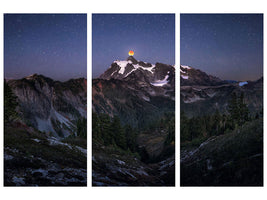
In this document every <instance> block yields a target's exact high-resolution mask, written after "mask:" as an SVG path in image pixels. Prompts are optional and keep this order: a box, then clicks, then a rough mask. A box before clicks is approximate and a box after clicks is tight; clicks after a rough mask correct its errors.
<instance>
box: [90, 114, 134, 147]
mask: <svg viewBox="0 0 267 200" xmlns="http://www.w3.org/2000/svg"><path fill="white" fill-rule="evenodd" d="M92 134H93V139H94V140H97V141H99V142H101V143H103V144H104V145H105V146H108V145H113V146H117V147H120V148H121V149H123V150H128V149H129V150H130V151H131V152H136V150H137V145H136V137H137V130H136V129H134V128H132V127H131V126H130V125H126V126H122V124H121V122H120V118H119V117H118V116H114V118H111V117H109V115H107V114H97V113H93V116H92Z"/></svg>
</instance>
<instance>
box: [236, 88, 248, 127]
mask: <svg viewBox="0 0 267 200" xmlns="http://www.w3.org/2000/svg"><path fill="white" fill-rule="evenodd" d="M238 107H239V125H242V124H244V123H245V122H246V121H248V118H249V117H248V114H249V111H248V107H247V105H246V104H245V103H244V92H242V93H241V95H240V97H239V99H238Z"/></svg>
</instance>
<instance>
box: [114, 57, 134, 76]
mask: <svg viewBox="0 0 267 200" xmlns="http://www.w3.org/2000/svg"><path fill="white" fill-rule="evenodd" d="M114 63H116V64H117V65H119V66H120V70H119V73H120V74H124V71H125V68H126V66H127V64H128V63H129V64H131V63H132V61H130V60H129V61H127V60H123V61H117V60H116V61H114Z"/></svg>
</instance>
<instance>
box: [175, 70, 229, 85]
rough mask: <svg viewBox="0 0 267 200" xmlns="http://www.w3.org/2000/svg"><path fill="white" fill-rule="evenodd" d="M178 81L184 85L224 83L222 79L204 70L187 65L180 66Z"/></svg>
mask: <svg viewBox="0 0 267 200" xmlns="http://www.w3.org/2000/svg"><path fill="white" fill-rule="evenodd" d="M180 82H181V86H184V85H206V86H208V85H209V86H211V85H221V84H225V83H226V81H223V80H221V79H219V78H217V77H215V76H211V75H208V74H206V73H205V72H203V71H201V70H199V69H195V68H193V67H190V66H187V65H181V66H180Z"/></svg>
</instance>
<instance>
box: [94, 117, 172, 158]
mask: <svg viewBox="0 0 267 200" xmlns="http://www.w3.org/2000/svg"><path fill="white" fill-rule="evenodd" d="M162 129H164V130H165V131H167V136H166V139H165V144H166V145H169V144H171V143H173V144H174V141H175V115H174V113H165V114H164V116H163V117H162V118H160V119H159V120H156V121H154V122H153V123H151V124H150V125H149V126H148V127H146V128H145V129H142V130H138V129H135V128H133V127H132V126H130V125H122V124H121V121H120V118H119V117H118V116H114V117H113V118H111V117H110V116H109V115H107V114H103V113H101V114H97V113H93V115H92V135H93V140H95V141H98V142H100V143H101V144H103V145H104V146H109V145H112V146H114V147H119V148H121V149H122V150H127V151H129V150H130V151H131V152H132V153H138V154H139V155H140V156H141V157H143V156H144V155H145V154H146V153H145V152H143V151H144V149H138V145H137V136H138V134H139V133H140V132H142V131H145V132H151V134H152V132H153V131H159V130H162Z"/></svg>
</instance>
